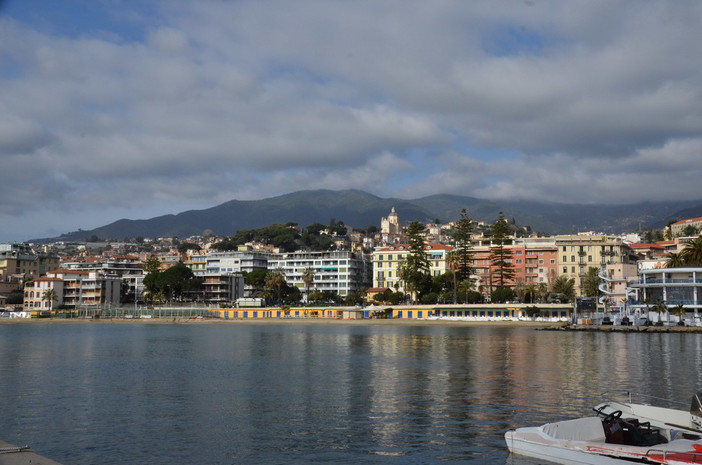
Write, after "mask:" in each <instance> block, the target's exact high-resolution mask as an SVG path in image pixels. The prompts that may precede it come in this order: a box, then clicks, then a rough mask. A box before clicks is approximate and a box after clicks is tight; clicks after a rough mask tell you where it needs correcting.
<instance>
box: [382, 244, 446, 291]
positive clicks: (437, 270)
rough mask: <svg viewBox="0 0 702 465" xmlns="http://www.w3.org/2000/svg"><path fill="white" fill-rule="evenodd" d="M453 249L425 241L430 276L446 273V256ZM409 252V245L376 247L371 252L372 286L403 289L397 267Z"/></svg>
mask: <svg viewBox="0 0 702 465" xmlns="http://www.w3.org/2000/svg"><path fill="white" fill-rule="evenodd" d="M452 250H453V247H452V246H450V245H445V244H437V243H427V244H425V246H424V253H425V254H426V255H427V258H428V259H429V273H430V274H431V276H439V275H441V274H443V273H446V271H447V269H448V267H447V265H446V258H447V256H448V254H449V252H451V251H452ZM409 253H410V250H409V245H407V244H395V245H390V246H385V247H378V248H376V249H375V251H374V252H373V258H372V263H373V288H386V287H387V288H390V289H393V290H397V291H401V292H402V291H404V286H403V284H402V281H401V280H400V276H399V272H398V267H399V266H400V264H401V263H402V262H403V261H404V259H405V257H406V256H407V255H408V254H409Z"/></svg>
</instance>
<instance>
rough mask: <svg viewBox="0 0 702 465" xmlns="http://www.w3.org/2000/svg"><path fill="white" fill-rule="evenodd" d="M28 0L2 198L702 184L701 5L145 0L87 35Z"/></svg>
mask: <svg viewBox="0 0 702 465" xmlns="http://www.w3.org/2000/svg"><path fill="white" fill-rule="evenodd" d="M30 3H31V2H30ZM21 4H22V2H19V3H10V4H8V5H9V6H8V7H7V8H6V9H5V16H4V17H2V18H0V110H1V112H0V113H1V114H2V116H0V161H2V166H3V169H2V172H1V173H0V180H1V181H2V187H0V194H2V195H3V199H6V200H5V201H4V203H3V204H2V205H0V215H2V214H7V215H11V214H17V212H20V211H25V210H26V209H37V210H42V209H47V210H48V209H52V210H55V209H57V208H59V209H67V211H68V210H70V211H71V212H76V213H75V216H73V217H72V218H73V219H76V218H78V219H79V218H80V217H79V215H78V213H79V212H80V211H83V212H85V215H89V214H91V213H92V212H95V211H102V212H104V211H107V210H108V209H116V210H114V211H115V212H117V211H119V212H121V213H124V212H129V211H134V212H135V214H136V212H150V211H158V210H159V209H162V210H163V211H162V213H177V212H178V211H181V210H182V209H185V208H192V207H193V206H203V207H204V206H211V205H213V204H214V203H216V202H220V201H225V200H229V199H232V198H262V197H267V196H269V195H274V194H281V193H285V192H289V191H294V190H299V189H306V188H318V187H319V188H322V187H323V188H332V189H336V188H359V189H366V190H370V191H372V192H374V193H376V194H379V195H388V196H405V197H417V196H419V195H429V194H435V193H441V192H449V193H454V194H460V195H473V196H478V197H487V198H495V199H499V198H525V199H537V200H553V201H578V202H612V203H621V202H626V201H630V200H631V201H633V200H640V199H647V200H666V199H691V198H695V197H699V194H698V193H697V191H696V189H695V187H694V186H695V181H694V179H696V177H697V178H699V176H700V175H701V174H702V159H701V158H700V157H699V148H700V146H699V144H700V142H699V140H700V134H702V114H701V113H700V112H699V108H700V107H702V105H701V104H702V73H700V69H702V45H701V43H700V41H699V40H698V38H697V36H698V29H699V27H698V25H699V23H700V22H701V21H702V5H700V4H699V3H698V2H695V1H692V0H690V1H688V0H681V1H679V2H676V3H675V4H671V3H669V2H665V1H662V0H661V1H656V0H653V1H650V2H639V1H635V0H631V1H626V0H625V1H621V2H608V1H604V0H602V1H573V2H567V3H564V2H557V1H536V2H512V3H508V4H495V3H494V2H488V1H485V2H480V1H479V2H471V3H470V4H466V3H460V2H451V1H443V0H440V1H437V2H432V3H431V4H429V3H427V2H422V1H418V0H416V1H415V0H409V1H406V0H403V1H393V0H391V1H387V2H376V1H371V0H360V1H357V2H336V1H332V2H329V1H320V0H300V1H297V2H255V1H252V0H244V1H238V2H224V1H219V0H203V1H201V2H196V3H193V2H184V1H162V2H155V3H148V4H146V3H144V4H142V2H135V3H132V4H123V5H124V6H123V8H121V9H120V10H119V11H117V10H111V9H102V10H101V8H103V7H99V6H96V7H94V8H92V9H91V10H90V13H91V15H92V16H91V21H90V24H89V25H87V24H83V25H82V27H84V28H85V29H77V30H75V31H71V33H70V34H69V33H67V32H62V30H63V29H62V27H61V25H59V24H56V25H53V27H51V26H52V25H51V21H52V17H53V16H52V15H49V14H48V13H47V14H46V15H45V16H42V12H41V10H33V11H32V14H31V15H28V14H22V10H21ZM30 7H31V5H29V4H28V6H27V7H26V8H30ZM13 8H15V9H13ZM17 8H20V9H19V10H17ZM57 8H60V7H57ZM13 12H14V13H13ZM32 18H34V19H32ZM33 21H34V22H33ZM47 25H49V26H48V27H47ZM71 27H74V28H80V27H81V23H79V22H76V23H75V24H73V23H72V24H71ZM681 179H682V180H684V182H680V180H681ZM651 185H656V186H658V187H657V188H656V189H650V188H649V186H651ZM663 186H664V187H663ZM4 218H5V217H0V220H3V219H4ZM52 221H54V220H52ZM56 221H58V220H56ZM0 222H1V221H0ZM5 222H6V223H7V221H5ZM48 227H49V225H48V223H47V228H48ZM51 227H53V228H61V226H59V225H58V223H54V224H53V225H51ZM77 227H81V225H75V224H66V225H65V229H66V230H71V229H76V228H77ZM2 234H3V232H2V231H0V240H2Z"/></svg>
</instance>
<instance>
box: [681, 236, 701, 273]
mask: <svg viewBox="0 0 702 465" xmlns="http://www.w3.org/2000/svg"><path fill="white" fill-rule="evenodd" d="M680 255H681V256H682V259H683V262H684V263H685V266H702V236H699V237H698V238H697V239H695V240H694V241H690V242H688V243H687V245H685V248H684V249H683V250H682V252H680Z"/></svg>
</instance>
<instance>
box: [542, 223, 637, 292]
mask: <svg viewBox="0 0 702 465" xmlns="http://www.w3.org/2000/svg"><path fill="white" fill-rule="evenodd" d="M553 239H554V240H555V243H556V248H557V251H558V275H559V276H566V277H568V278H573V279H574V280H575V291H576V295H578V296H582V295H583V291H584V287H585V277H586V276H587V271H588V269H589V268H590V267H595V268H598V269H600V268H602V267H606V266H607V265H614V264H627V263H634V262H635V261H636V254H635V253H634V252H633V251H632V249H631V247H629V245H628V244H627V243H625V242H624V241H623V240H622V239H620V238H617V237H612V236H605V235H600V234H592V235H564V236H554V237H553Z"/></svg>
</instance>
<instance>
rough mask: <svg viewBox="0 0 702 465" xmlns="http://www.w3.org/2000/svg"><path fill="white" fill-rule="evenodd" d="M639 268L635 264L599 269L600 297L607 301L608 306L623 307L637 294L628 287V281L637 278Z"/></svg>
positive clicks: (614, 264) (612, 265) (614, 265)
mask: <svg viewBox="0 0 702 465" xmlns="http://www.w3.org/2000/svg"><path fill="white" fill-rule="evenodd" d="M638 272H639V268H638V265H637V264H636V263H612V264H608V265H605V268H604V269H600V279H601V282H600V286H599V289H600V295H601V296H602V297H606V298H607V299H608V305H610V306H612V307H623V306H624V305H625V304H626V302H627V301H628V300H629V299H630V298H633V299H634V300H636V297H637V295H638V292H635V291H633V290H632V289H631V288H630V287H629V281H631V280H636V279H637V278H638Z"/></svg>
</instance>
